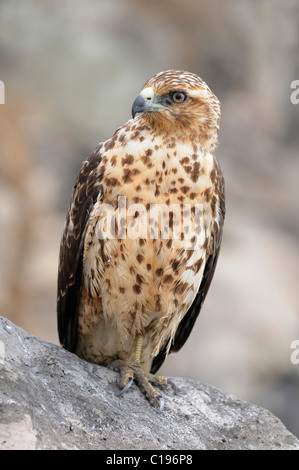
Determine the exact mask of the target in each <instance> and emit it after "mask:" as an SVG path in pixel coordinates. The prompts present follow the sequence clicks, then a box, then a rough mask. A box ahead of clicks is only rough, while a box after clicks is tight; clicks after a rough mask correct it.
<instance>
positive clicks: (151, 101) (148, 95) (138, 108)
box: [132, 87, 165, 119]
mask: <svg viewBox="0 0 299 470" xmlns="http://www.w3.org/2000/svg"><path fill="white" fill-rule="evenodd" d="M161 108H165V106H163V104H161V103H159V101H158V99H157V96H156V94H155V92H154V90H153V88H152V87H148V88H144V90H142V92H141V93H140V95H138V96H137V98H136V99H135V101H134V103H133V106H132V117H133V119H134V117H135V116H136V114H137V113H148V112H155V111H159V110H160V109H161Z"/></svg>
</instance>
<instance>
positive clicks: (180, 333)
mask: <svg viewBox="0 0 299 470" xmlns="http://www.w3.org/2000/svg"><path fill="white" fill-rule="evenodd" d="M218 171H219V172H220V168H219V167H218ZM220 175H221V176H220V178H219V180H218V188H217V189H218V195H219V200H220V221H219V225H218V228H217V230H216V231H215V232H214V234H213V237H214V243H213V253H211V255H210V256H209V257H208V259H207V262H206V266H205V270H204V274H203V278H202V281H201V284H200V287H199V290H198V293H197V295H196V297H195V299H194V301H193V303H192V305H191V307H190V308H189V310H188V311H187V313H186V315H185V316H184V318H183V319H182V321H181V322H180V324H179V326H178V329H177V331H176V334H175V337H174V341H173V344H172V345H171V347H170V351H169V352H177V351H179V350H180V349H181V347H182V346H183V345H184V344H185V342H186V341H187V339H188V337H189V335H190V333H191V331H192V328H193V326H194V323H195V321H196V319H197V317H198V315H199V313H200V310H201V308H202V305H203V302H204V300H205V298H206V295H207V293H208V290H209V287H210V285H211V282H212V279H213V275H214V272H215V268H216V264H217V260H218V256H219V251H220V245H221V239H222V229H223V222H224V216H225V196H224V179H223V176H222V174H221V173H220ZM215 225H216V224H215ZM166 349H167V343H166V344H165V345H164V347H163V348H162V349H161V351H160V352H159V354H158V355H157V356H156V357H155V358H154V360H153V363H152V368H151V372H152V373H153V374H154V373H155V372H156V371H157V370H158V369H159V368H160V367H161V365H162V364H163V362H164V361H165V359H166Z"/></svg>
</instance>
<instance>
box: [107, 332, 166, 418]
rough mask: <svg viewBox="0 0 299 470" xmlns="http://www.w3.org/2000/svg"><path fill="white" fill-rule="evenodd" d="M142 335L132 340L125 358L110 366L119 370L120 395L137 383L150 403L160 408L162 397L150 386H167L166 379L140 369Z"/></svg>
mask: <svg viewBox="0 0 299 470" xmlns="http://www.w3.org/2000/svg"><path fill="white" fill-rule="evenodd" d="M142 341H143V338H142V336H137V337H136V338H135V340H134V343H133V346H132V349H131V352H130V355H129V357H128V358H127V359H125V360H123V361H122V360H119V361H115V362H113V363H112V364H111V365H110V367H113V368H117V369H119V371H120V387H121V389H122V390H121V392H120V395H122V394H123V393H125V392H126V391H127V390H128V389H129V388H130V386H131V385H132V383H133V380H135V382H136V383H137V385H138V387H139V388H140V390H141V392H142V393H144V395H145V396H146V398H147V399H148V400H149V402H150V404H151V405H153V406H155V405H158V406H159V408H160V409H162V408H163V398H162V396H161V394H160V393H159V392H157V390H155V388H154V387H153V386H152V384H154V385H158V386H159V387H161V388H166V387H167V379H166V378H165V377H161V376H159V375H154V374H150V373H146V372H144V371H143V370H142V367H141V364H140V357H141V349H142Z"/></svg>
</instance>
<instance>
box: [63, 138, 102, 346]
mask: <svg viewBox="0 0 299 470" xmlns="http://www.w3.org/2000/svg"><path fill="white" fill-rule="evenodd" d="M100 148H101V146H100V145H99V146H98V147H96V149H95V150H94V152H93V153H92V154H91V155H90V156H89V157H88V158H87V160H86V161H85V162H84V163H83V165H82V167H81V169H80V171H79V173H78V176H77V178H76V181H75V183H74V186H73V192H72V196H71V200H70V204H69V208H68V212H67V216H66V221H65V226H64V232H63V236H62V240H61V244H60V253H59V265H58V266H59V267H58V282H57V323H58V334H59V340H60V342H61V344H62V346H63V347H64V348H66V349H68V350H69V351H72V352H75V350H76V343H77V321H78V312H77V308H78V296H79V293H80V285H81V277H82V256H83V246H84V238H85V233H86V229H87V226H88V221H89V214H90V212H91V210H92V208H93V205H94V204H95V202H96V200H97V198H98V196H99V194H100V192H101V185H100V181H101V177H102V176H101V171H100V162H101V154H100Z"/></svg>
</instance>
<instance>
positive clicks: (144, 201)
mask: <svg viewBox="0 0 299 470" xmlns="http://www.w3.org/2000/svg"><path fill="white" fill-rule="evenodd" d="M132 116H133V119H131V120H129V121H128V122H127V123H126V124H124V125H123V126H122V127H120V128H119V129H117V130H116V132H115V133H114V135H113V136H112V137H111V138H110V139H108V140H107V141H105V142H102V143H100V144H99V145H98V146H97V147H96V148H95V150H94V152H93V153H92V154H91V155H90V156H89V157H88V158H87V160H86V161H84V163H83V165H82V167H81V169H80V171H79V174H78V176H77V178H76V181H75V183H74V187H73V192H72V196H71V201H70V205H69V208H68V212H67V216H66V222H65V227H64V232H63V237H62V241H61V245H60V258H59V272H58V299H57V314H58V330H59V339H60V342H61V344H62V346H63V347H64V348H66V349H68V350H69V351H71V352H74V353H76V354H77V355H78V356H80V357H81V358H84V359H86V360H87V361H92V362H95V363H98V364H102V365H105V366H108V367H111V368H114V369H116V370H119V371H120V388H121V390H122V391H121V392H120V394H122V393H123V392H124V391H126V390H127V389H128V388H129V387H130V385H131V384H132V382H133V381H135V382H136V383H137V385H138V386H139V388H140V390H141V391H142V392H143V393H144V394H145V396H146V397H147V399H148V400H149V402H150V403H151V404H152V405H153V406H159V407H160V408H161V407H162V402H163V399H162V396H161V393H160V392H158V391H157V390H156V386H158V387H160V388H162V389H163V388H165V387H166V386H167V379H166V378H164V377H161V376H158V375H155V372H156V371H157V370H158V369H159V367H160V366H161V364H162V363H163V362H164V360H165V359H166V357H167V355H168V354H169V353H172V352H176V351H178V350H179V349H180V348H181V347H182V346H183V345H184V343H185V341H186V340H187V338H188V336H189V334H190V332H191V330H192V328H193V325H194V323H195V321H196V318H197V316H198V314H199V312H200V310H201V307H202V305H203V302H204V299H205V297H206V295H207V292H208V289H209V286H210V284H211V280H212V277H213V274H214V271H215V267H216V263H217V259H218V255H219V249H220V244H221V238H222V229H223V223H224V214H225V197H224V179H223V175H222V172H221V169H220V166H219V163H218V162H217V160H216V158H215V155H214V150H215V148H216V146H217V144H218V131H219V124H220V103H219V101H218V99H217V98H216V96H215V95H214V94H213V93H212V91H211V90H210V88H209V87H208V86H207V84H206V83H205V82H204V81H203V80H202V79H201V78H199V77H198V76H197V75H196V74H194V73H190V72H185V71H176V70H168V71H165V72H161V73H158V74H157V75H156V76H154V77H153V78H151V79H150V80H148V81H147V82H146V83H145V85H144V87H143V89H142V91H141V93H140V94H139V96H137V98H136V99H135V101H134V103H133V107H132ZM153 208H154V209H155V210H153ZM165 220H166V221H167V222H168V223H165Z"/></svg>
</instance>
